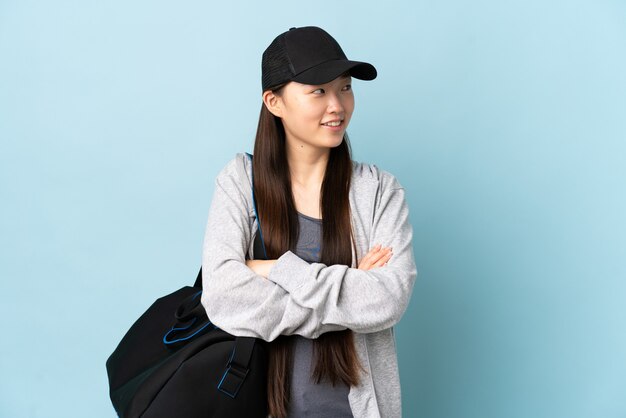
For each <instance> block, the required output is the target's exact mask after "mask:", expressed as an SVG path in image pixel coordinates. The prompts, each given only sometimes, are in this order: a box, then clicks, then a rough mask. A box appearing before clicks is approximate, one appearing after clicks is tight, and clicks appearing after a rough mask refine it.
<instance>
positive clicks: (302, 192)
mask: <svg viewBox="0 0 626 418" xmlns="http://www.w3.org/2000/svg"><path fill="white" fill-rule="evenodd" d="M351 83H352V78H351V77H350V76H347V77H346V76H340V77H337V78H335V79H334V80H332V81H330V82H328V83H325V84H319V85H309V84H302V83H298V82H295V81H291V82H289V83H288V84H287V85H285V86H284V88H283V90H282V92H281V93H280V94H275V93H274V92H272V91H271V90H266V91H264V92H263V103H264V104H265V106H266V107H267V109H268V110H269V111H270V112H272V114H274V115H275V116H277V117H279V118H281V120H282V122H283V126H284V127H285V134H286V144H285V146H286V151H287V161H288V163H289V171H290V174H291V182H292V189H293V194H294V201H295V203H296V209H297V210H298V211H299V212H301V213H304V214H307V215H309V216H312V217H315V218H321V211H320V208H319V201H320V191H321V186H322V180H323V179H324V173H325V170H326V165H327V162H328V157H329V155H330V149H331V148H334V147H336V146H338V145H339V144H341V142H342V141H343V135H344V133H345V130H346V128H347V127H348V124H349V123H350V119H351V117H352V113H353V112H354V94H353V92H352V86H351ZM335 119H343V122H342V125H341V129H340V130H338V131H336V132H335V131H333V130H331V129H329V128H327V127H325V126H323V125H322V124H323V123H326V122H328V121H331V120H335ZM391 255H392V251H391V247H385V248H382V246H381V244H378V245H376V246H375V247H373V248H372V249H371V250H370V251H369V252H368V253H367V254H366V255H365V256H364V257H363V258H362V259H361V260H360V261H359V263H358V268H359V269H362V270H369V269H372V268H376V267H382V266H384V265H385V264H386V263H387V261H389V259H390V258H391ZM275 262H276V260H246V265H247V266H248V267H249V268H250V269H252V270H253V271H254V272H255V273H256V274H259V275H261V276H263V277H265V278H267V277H268V276H269V272H270V270H271V269H272V266H273V265H274V263H275Z"/></svg>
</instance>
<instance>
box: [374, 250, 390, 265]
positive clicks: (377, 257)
mask: <svg viewBox="0 0 626 418" xmlns="http://www.w3.org/2000/svg"><path fill="white" fill-rule="evenodd" d="M389 251H390V250H389V248H388V247H387V248H385V249H384V250H381V251H379V252H378V253H376V254H374V255H373V256H372V263H377V262H378V261H379V260H381V259H382V258H384V257H386V256H387V254H388V253H389Z"/></svg>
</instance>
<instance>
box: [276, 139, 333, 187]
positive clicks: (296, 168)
mask: <svg viewBox="0 0 626 418" xmlns="http://www.w3.org/2000/svg"><path fill="white" fill-rule="evenodd" d="M286 145H287V148H286V150H287V162H288V163H289V173H290V175H291V182H292V184H294V185H296V186H299V187H302V188H305V189H308V188H319V187H320V186H321V184H322V181H323V180H324V173H325V172H326V166H327V164H328V157H329V155H330V148H316V147H311V146H309V145H300V144H298V145H296V146H289V142H287V144H286Z"/></svg>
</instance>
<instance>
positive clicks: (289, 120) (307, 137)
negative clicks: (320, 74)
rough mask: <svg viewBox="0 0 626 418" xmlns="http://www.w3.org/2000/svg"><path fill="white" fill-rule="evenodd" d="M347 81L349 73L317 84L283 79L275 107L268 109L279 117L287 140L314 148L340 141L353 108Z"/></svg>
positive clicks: (349, 82) (348, 80) (349, 85)
mask: <svg viewBox="0 0 626 418" xmlns="http://www.w3.org/2000/svg"><path fill="white" fill-rule="evenodd" d="M351 83H352V77H350V75H349V74H348V75H343V76H339V77H337V78H336V79H334V80H332V81H330V82H328V83H325V84H319V85H309V84H302V83H298V82H295V81H291V82H289V83H287V84H286V85H285V86H284V88H283V91H282V94H281V95H280V96H279V97H278V101H279V103H277V107H278V110H277V111H276V112H272V113H274V114H276V115H277V116H279V117H280V118H281V119H282V122H283V126H284V127H285V134H286V135H287V142H288V144H290V145H291V146H294V147H302V146H305V147H306V146H309V147H316V148H333V147H336V146H338V145H339V144H341V141H342V140H343V134H344V132H345V131H346V128H347V127H348V124H349V123H350V118H351V117H352V112H353V111H354V94H353V93H352V86H351ZM277 113H278V114H277ZM329 122H333V123H332V124H333V125H336V124H337V123H334V122H338V123H339V125H338V126H329Z"/></svg>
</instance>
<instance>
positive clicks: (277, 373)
mask: <svg viewBox="0 0 626 418" xmlns="http://www.w3.org/2000/svg"><path fill="white" fill-rule="evenodd" d="M285 84H286V83H285ZM285 84H281V85H279V86H276V87H274V88H272V89H271V90H272V92H273V93H274V94H276V95H277V96H280V95H281V94H282V93H283V91H282V90H283V87H284V86H285ZM285 141H286V139H285V129H284V127H283V123H282V120H281V119H280V118H279V117H277V116H274V115H273V114H272V113H271V112H270V111H269V110H268V109H267V107H266V106H265V104H264V103H263V104H262V106H261V114H260V116H259V125H258V127H257V133H256V139H255V142H254V156H253V159H254V161H253V165H252V166H253V170H254V194H255V197H256V201H257V212H258V216H259V223H260V225H261V227H262V228H263V239H264V242H265V249H266V252H267V256H268V259H277V258H278V257H280V256H281V255H282V254H283V253H285V252H286V251H287V250H294V249H295V246H296V243H297V241H298V234H299V224H298V214H297V211H296V207H295V204H294V201H293V195H292V189H291V177H290V174H289V166H288V163H287V153H286V149H285ZM351 154H352V152H351V148H350V142H349V140H348V135H347V133H344V137H343V141H342V142H341V144H340V145H338V146H337V147H334V148H331V150H330V154H329V158H328V163H327V166H326V171H325V174H324V180H323V181H322V188H321V194H320V199H321V208H322V245H321V254H320V262H321V263H324V264H326V265H333V264H344V265H347V266H348V267H350V266H352V247H351V245H353V243H354V236H353V231H352V224H351V222H350V220H351V215H350V202H349V200H348V196H349V194H348V193H349V191H350V181H351V178H352V157H351ZM354 250H355V251H354V253H355V254H356V248H354ZM269 348H270V351H269V369H268V410H269V413H270V415H271V416H272V417H274V418H285V417H286V416H287V410H288V406H289V394H290V385H291V382H290V370H291V368H292V367H293V364H292V363H293V336H291V335H280V336H279V337H277V338H276V339H275V340H274V341H272V342H270V343H269ZM313 348H314V350H313V351H314V359H315V368H314V370H313V374H312V377H313V378H314V379H315V382H316V383H319V382H320V381H321V380H322V379H323V378H327V379H329V380H330V382H331V383H332V385H333V386H335V384H336V383H337V382H338V381H341V382H343V383H345V384H346V385H348V386H356V385H358V384H359V381H360V377H359V369H361V370H364V369H363V368H362V365H361V364H360V362H359V358H358V355H357V352H356V348H355V345H354V334H353V333H352V331H351V330H349V329H346V330H343V331H334V332H327V333H324V334H322V335H320V336H319V338H317V339H315V340H313Z"/></svg>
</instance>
